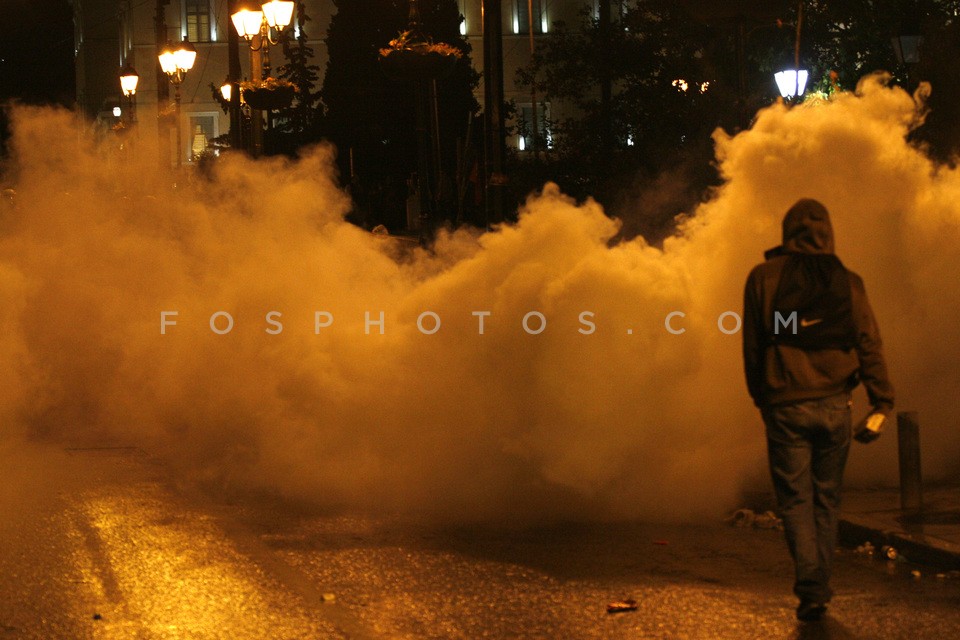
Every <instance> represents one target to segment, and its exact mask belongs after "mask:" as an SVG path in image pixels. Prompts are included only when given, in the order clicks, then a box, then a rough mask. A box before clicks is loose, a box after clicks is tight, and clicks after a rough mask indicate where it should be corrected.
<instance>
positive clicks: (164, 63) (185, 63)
mask: <svg viewBox="0 0 960 640" xmlns="http://www.w3.org/2000/svg"><path fill="white" fill-rule="evenodd" d="M158 58H159V60H160V68H162V69H163V72H164V73H165V74H167V77H168V78H170V82H171V83H172V84H173V86H174V96H175V97H174V115H175V117H176V119H177V172H178V173H179V171H180V168H181V167H182V166H183V147H182V145H183V124H182V123H181V122H180V84H181V83H182V82H183V78H184V77H185V76H186V75H187V72H188V71H190V69H192V68H193V63H194V62H195V61H196V59H197V50H196V49H195V48H194V47H193V45H192V44H190V42H189V41H188V40H187V39H186V38H184V39H183V42H181V43H180V45H179V46H178V47H177V48H176V49H174V48H173V47H172V46H171V45H167V46H166V47H164V49H163V52H162V53H161V54H160V55H159V56H158Z"/></svg>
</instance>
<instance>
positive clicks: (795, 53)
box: [793, 0, 803, 96]
mask: <svg viewBox="0 0 960 640" xmlns="http://www.w3.org/2000/svg"><path fill="white" fill-rule="evenodd" d="M802 26H803V0H799V2H797V38H796V41H795V44H794V48H793V68H794V70H795V71H796V89H797V91H796V93H795V94H794V95H796V96H799V95H800V28H801V27H802Z"/></svg>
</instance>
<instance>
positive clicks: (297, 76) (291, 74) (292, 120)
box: [277, 1, 323, 150]
mask: <svg viewBox="0 0 960 640" xmlns="http://www.w3.org/2000/svg"><path fill="white" fill-rule="evenodd" d="M296 15H297V30H298V33H297V37H296V39H295V40H293V41H291V40H290V39H288V38H285V39H284V40H283V55H284V56H285V57H286V59H287V62H286V63H285V64H283V65H281V66H280V68H279V69H278V70H277V71H278V75H279V77H280V78H282V79H284V80H289V81H290V82H292V83H293V84H295V85H296V86H297V95H296V97H295V98H294V102H293V104H292V105H291V106H290V107H288V108H286V109H282V110H281V111H280V118H279V126H278V127H277V133H278V134H279V136H278V137H279V138H280V139H281V140H282V139H284V138H285V139H286V144H283V142H280V141H279V140H278V142H279V143H280V146H281V147H283V148H285V149H287V150H292V149H295V148H296V147H299V146H302V145H304V144H310V143H313V142H318V141H319V140H320V139H321V138H322V136H323V110H322V107H321V105H320V92H319V91H318V90H317V80H319V78H320V75H319V72H320V67H319V65H316V64H311V61H312V60H313V47H311V46H309V45H308V44H307V29H306V25H307V22H309V21H310V16H308V15H307V11H306V7H305V3H304V2H302V1H300V2H297V8H296Z"/></svg>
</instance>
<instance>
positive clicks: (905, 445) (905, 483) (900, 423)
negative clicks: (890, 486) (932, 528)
mask: <svg viewBox="0 0 960 640" xmlns="http://www.w3.org/2000/svg"><path fill="white" fill-rule="evenodd" d="M897 443H898V447H899V455H900V508H901V509H902V510H904V511H913V512H918V511H920V510H921V509H922V508H923V483H922V478H921V475H920V421H919V419H918V418H917V412H916V411H903V412H900V413H898V414H897Z"/></svg>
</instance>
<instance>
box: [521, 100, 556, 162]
mask: <svg viewBox="0 0 960 640" xmlns="http://www.w3.org/2000/svg"><path fill="white" fill-rule="evenodd" d="M517 116H518V118H517V130H518V132H519V135H518V136H517V148H518V149H519V150H520V151H527V150H532V149H533V145H534V139H533V103H530V102H526V103H521V104H518V105H517ZM536 131H537V139H536V146H537V150H538V151H542V150H543V149H552V148H553V132H552V131H550V103H549V102H538V103H537V129H536Z"/></svg>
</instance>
